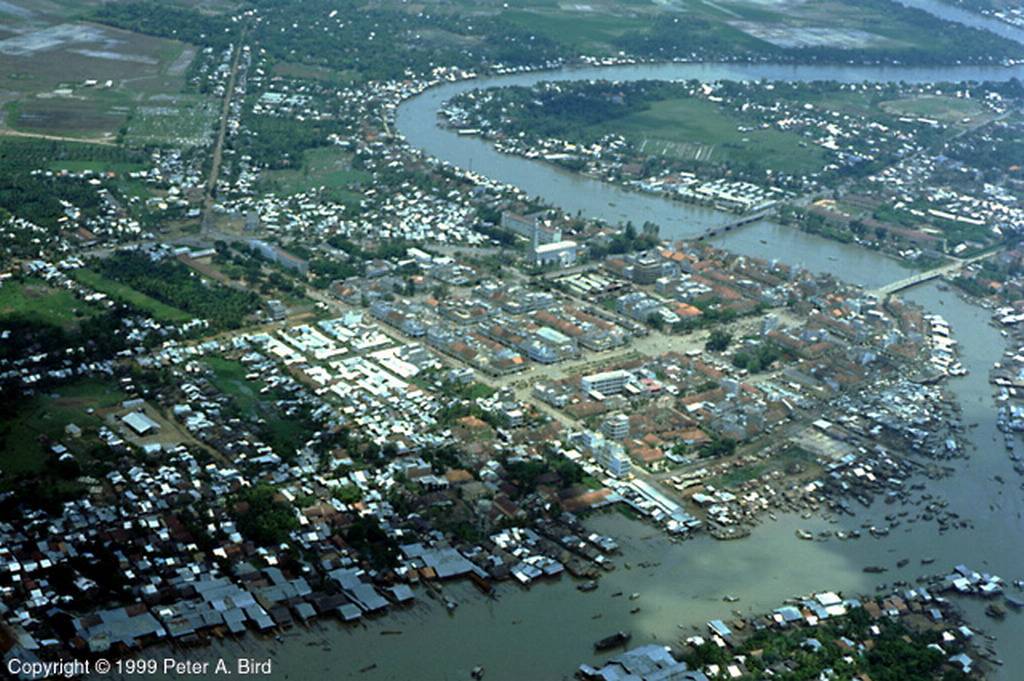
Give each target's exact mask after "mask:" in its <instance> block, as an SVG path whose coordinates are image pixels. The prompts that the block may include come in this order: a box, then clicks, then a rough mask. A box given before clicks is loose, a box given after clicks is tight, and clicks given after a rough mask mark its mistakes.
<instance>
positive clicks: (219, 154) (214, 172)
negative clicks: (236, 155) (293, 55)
mask: <svg viewBox="0 0 1024 681" xmlns="http://www.w3.org/2000/svg"><path fill="white" fill-rule="evenodd" d="M244 41H245V31H243V32H242V34H241V35H240V36H239V39H238V44H237V45H235V52H234V55H233V56H232V58H231V72H230V74H229V75H228V86H227V88H226V89H225V91H224V103H223V104H222V105H221V110H220V126H219V127H218V129H217V141H216V142H215V143H214V145H213V158H212V161H211V163H210V177H209V178H208V179H207V181H206V194H205V196H204V197H203V231H204V232H205V231H206V230H208V229H209V228H210V227H211V221H212V219H213V214H212V210H211V209H212V208H213V192H214V190H215V189H216V188H217V180H218V179H219V178H220V166H221V160H222V159H223V157H224V139H225V138H226V137H227V130H228V118H230V116H231V100H232V98H233V97H234V95H235V81H236V79H237V78H238V62H239V61H240V60H241V58H242V43H243V42H244Z"/></svg>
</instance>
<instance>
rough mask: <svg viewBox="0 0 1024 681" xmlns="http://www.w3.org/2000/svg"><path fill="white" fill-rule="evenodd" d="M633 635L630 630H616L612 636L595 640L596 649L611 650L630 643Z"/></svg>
mask: <svg viewBox="0 0 1024 681" xmlns="http://www.w3.org/2000/svg"><path fill="white" fill-rule="evenodd" d="M631 638H633V635H632V634H630V633H629V632H628V631H616V632H615V633H614V634H612V635H611V636H605V637H604V638H602V639H601V640H600V641H596V642H594V650H611V649H612V648H618V647H619V646H624V645H626V644H627V643H629V639H631Z"/></svg>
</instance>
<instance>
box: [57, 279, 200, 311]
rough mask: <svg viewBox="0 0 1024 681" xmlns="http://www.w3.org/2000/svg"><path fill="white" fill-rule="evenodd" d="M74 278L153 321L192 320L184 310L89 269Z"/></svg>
mask: <svg viewBox="0 0 1024 681" xmlns="http://www.w3.org/2000/svg"><path fill="white" fill-rule="evenodd" d="M72 276H73V277H74V278H75V279H76V280H77V281H79V282H81V283H82V284H85V285H86V286H88V287H89V288H92V289H94V290H96V291H99V292H100V293H106V294H107V295H108V296H110V297H111V298H113V299H114V300H116V301H118V302H121V303H124V304H126V305H130V306H131V307H134V308H136V309H138V310H141V311H143V312H146V313H148V314H150V315H152V317H153V319H156V320H157V321H160V322H167V323H171V324H176V323H179V322H187V321H189V320H190V319H192V317H191V315H189V314H187V313H185V312H183V311H182V310H179V309H177V308H175V307H171V306H170V305H167V304H165V303H161V302H160V301H159V300H156V299H155V298H151V297H150V296H147V295H146V294H145V293H142V292H140V291H136V290H135V289H133V288H131V287H130V286H126V285H124V284H122V283H120V282H117V281H113V280H111V279H108V278H107V277H104V276H103V275H102V274H100V273H98V272H96V271H94V270H90V269H88V268H82V269H78V270H75V271H74V273H73V274H72Z"/></svg>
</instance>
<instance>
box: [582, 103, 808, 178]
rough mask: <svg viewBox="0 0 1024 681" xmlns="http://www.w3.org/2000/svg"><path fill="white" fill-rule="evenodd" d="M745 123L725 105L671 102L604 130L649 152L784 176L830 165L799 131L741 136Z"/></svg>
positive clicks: (747, 133) (657, 105) (755, 132)
mask: <svg viewBox="0 0 1024 681" xmlns="http://www.w3.org/2000/svg"><path fill="white" fill-rule="evenodd" d="M740 125H742V123H741V122H740V121H739V120H738V119H737V118H735V117H733V116H732V115H731V114H730V113H729V112H727V111H725V110H724V109H723V108H722V107H720V106H718V105H716V104H714V103H712V102H707V101H704V100H699V99H692V98H673V99H666V100H662V101H658V102H654V103H653V104H651V106H650V108H648V109H647V110H645V111H639V112H636V113H633V114H629V115H627V116H625V117H623V118H620V119H617V120H616V121H614V122H612V123H609V124H607V125H604V126H602V128H603V129H605V130H607V131H608V132H616V133H619V134H621V135H623V136H624V137H626V138H628V139H629V140H631V141H632V142H633V143H634V144H636V145H637V147H638V148H641V149H642V151H643V152H644V153H656V154H662V155H665V156H671V157H674V158H679V159H685V160H690V161H699V162H706V163H730V164H738V165H746V164H750V165H753V166H757V167H766V168H772V169H774V170H778V171H781V172H784V173H796V174H802V173H811V172H816V171H818V170H821V168H822V166H823V165H824V164H825V155H824V152H823V151H822V150H821V149H820V148H818V147H815V146H809V145H808V146H804V145H806V142H805V140H804V139H803V138H802V137H801V136H799V135H797V134H794V133H788V132H782V131H779V130H773V129H769V130H753V131H748V132H739V131H738V129H737V128H738V127H739V126H740Z"/></svg>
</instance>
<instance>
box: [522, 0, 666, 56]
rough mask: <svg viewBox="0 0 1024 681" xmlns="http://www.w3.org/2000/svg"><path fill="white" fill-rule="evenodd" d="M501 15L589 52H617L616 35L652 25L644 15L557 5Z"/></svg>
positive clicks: (560, 41) (553, 38)
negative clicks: (569, 9)
mask: <svg viewBox="0 0 1024 681" xmlns="http://www.w3.org/2000/svg"><path fill="white" fill-rule="evenodd" d="M502 16H503V17H504V18H506V19H508V20H509V21H511V22H512V23H513V24H515V25H517V26H519V27H521V28H524V29H526V30H528V31H531V32H536V33H537V34H539V35H542V36H545V37H547V38H550V39H551V40H554V41H557V42H559V43H562V44H563V45H568V46H571V47H572V48H574V49H577V50H580V51H581V52H586V53H589V54H609V53H611V52H614V51H615V48H614V46H613V45H612V41H613V40H614V39H615V38H618V37H620V36H621V35H623V34H624V33H626V32H628V31H634V30H640V29H643V28H644V27H645V26H646V25H648V24H649V19H645V18H641V17H635V16H621V15H618V14H612V13H597V12H586V11H579V12H571V11H565V10H562V9H554V8H553V9H533V10H512V11H508V12H505V13H503V15H502Z"/></svg>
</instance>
